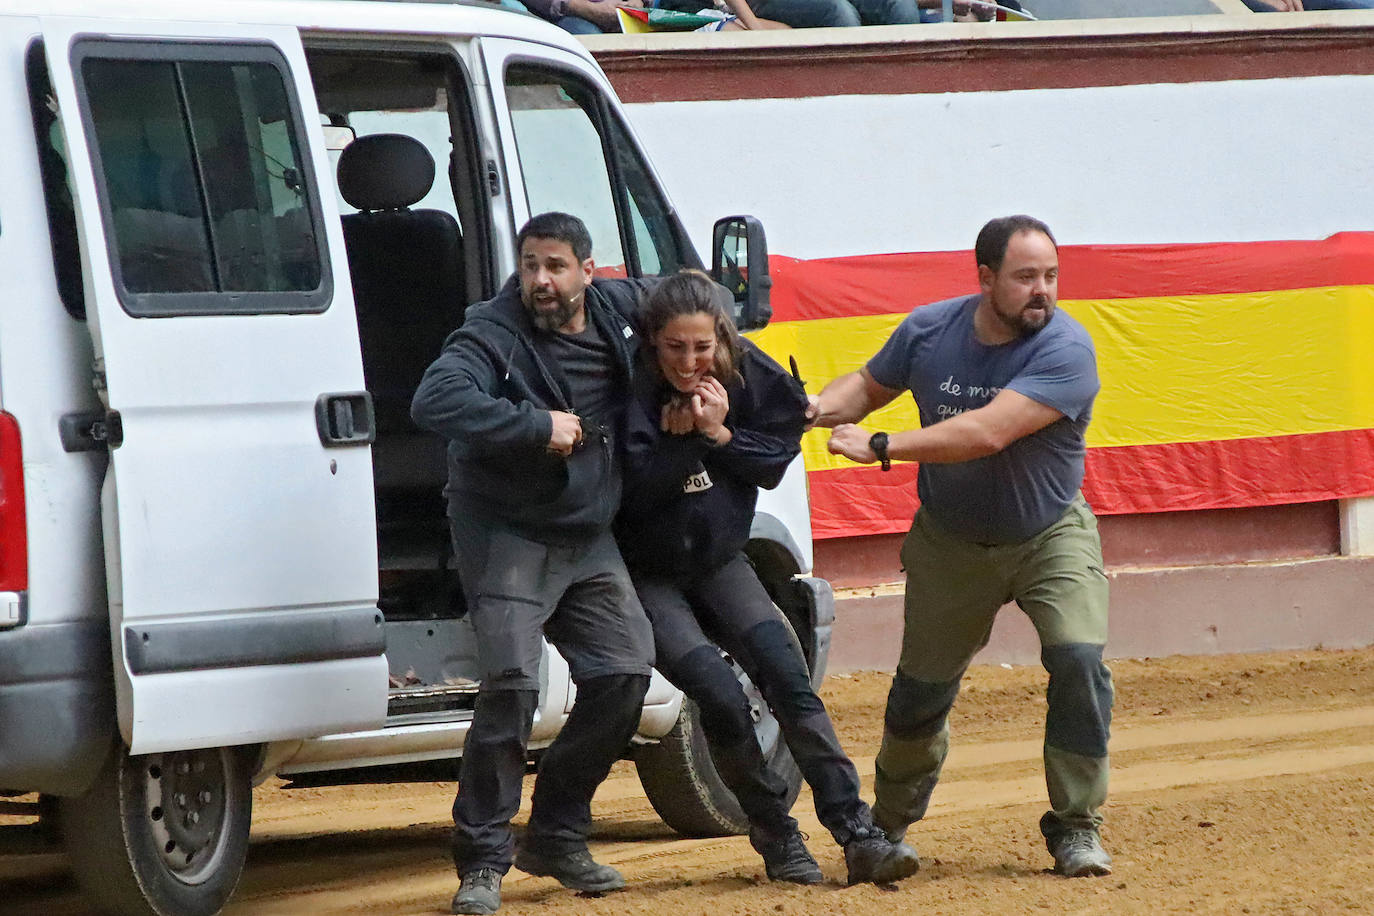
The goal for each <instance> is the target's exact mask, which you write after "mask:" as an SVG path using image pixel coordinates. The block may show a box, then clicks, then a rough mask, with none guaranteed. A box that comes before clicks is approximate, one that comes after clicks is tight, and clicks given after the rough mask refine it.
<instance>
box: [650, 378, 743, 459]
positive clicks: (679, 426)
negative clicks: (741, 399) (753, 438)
mask: <svg viewBox="0 0 1374 916" xmlns="http://www.w3.org/2000/svg"><path fill="white" fill-rule="evenodd" d="M729 413H730V396H729V395H728V394H726V393H725V386H724V385H722V384H721V383H720V382H718V381H716V380H715V379H714V378H710V377H709V376H708V377H707V378H704V379H702V380H701V382H700V383H699V384H698V385H697V387H696V389H695V390H694V391H693V392H692V394H691V397H686V398H680V399H674V400H672V401H669V402H668V403H667V404H664V405H663V407H662V409H661V410H660V411H659V419H658V428H659V429H661V430H663V431H664V432H665V433H668V434H669V435H673V436H685V435H688V434H689V433H694V432H696V433H700V434H701V435H703V436H705V437H706V438H707V439H710V440H711V441H712V442H714V443H716V444H717V445H724V444H725V442H728V441H729V437H730V431H729V430H728V429H726V427H725V417H726V415H727V414H729Z"/></svg>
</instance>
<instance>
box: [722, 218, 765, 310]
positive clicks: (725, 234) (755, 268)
mask: <svg viewBox="0 0 1374 916" xmlns="http://www.w3.org/2000/svg"><path fill="white" fill-rule="evenodd" d="M711 277H712V279H714V280H715V281H716V282H717V283H719V284H720V285H721V286H724V287H725V288H726V289H728V290H729V291H730V292H731V293H732V294H733V295H734V297H735V324H736V325H737V326H738V327H739V329H740V330H741V331H753V330H757V329H758V328H761V327H764V326H766V325H767V324H768V321H769V319H771V318H772V317H773V306H772V305H771V304H769V293H770V292H771V291H772V286H773V280H772V278H770V277H769V276H768V240H767V239H766V238H765V237H764V235H763V223H761V222H759V221H758V220H757V219H755V218H754V217H752V216H727V217H724V218H722V219H718V220H716V227H715V231H714V233H713V235H712V246H711Z"/></svg>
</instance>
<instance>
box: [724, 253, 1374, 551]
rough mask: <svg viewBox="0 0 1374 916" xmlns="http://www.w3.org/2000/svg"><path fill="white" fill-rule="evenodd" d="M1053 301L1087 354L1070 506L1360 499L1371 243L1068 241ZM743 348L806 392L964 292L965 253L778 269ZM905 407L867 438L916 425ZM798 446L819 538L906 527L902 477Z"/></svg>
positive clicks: (971, 277)
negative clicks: (760, 351) (1088, 371)
mask: <svg viewBox="0 0 1374 916" xmlns="http://www.w3.org/2000/svg"><path fill="white" fill-rule="evenodd" d="M1059 257H1060V267H1061V270H1060V274H1061V278H1060V283H1059V296H1060V301H1059V305H1060V307H1061V308H1063V309H1064V310H1065V311H1067V312H1069V313H1070V314H1072V315H1073V316H1074V317H1075V318H1077V319H1078V320H1079V321H1080V322H1082V323H1083V325H1084V326H1085V327H1086V328H1087V329H1088V331H1089V332H1090V333H1091V334H1092V336H1093V341H1094V343H1095V344H1096V347H1097V359H1098V372H1099V375H1100V376H1101V380H1102V392H1101V394H1100V395H1099V396H1098V399H1097V403H1096V405H1095V407H1094V411H1093V421H1092V425H1091V427H1090V428H1089V430H1088V447H1089V448H1088V462H1087V480H1086V481H1085V483H1084V488H1083V489H1084V493H1085V494H1086V496H1087V497H1088V500H1089V502H1091V503H1092V505H1093V507H1094V509H1095V510H1096V511H1098V512H1099V513H1102V514H1112V513H1133V512H1160V511H1170V510H1179V509H1213V508H1231V507H1241V506H1261V505H1278V504H1284V503H1300V502H1311V501H1316V500H1327V499H1340V498H1348V497H1357V496H1368V495H1371V494H1374V233H1367V232H1362V233H1353V232H1352V233H1340V234H1338V235H1334V236H1332V237H1330V238H1328V239H1324V240H1321V241H1275V242H1242V243H1214V244H1191V245H1116V246H1078V247H1074V246H1064V247H1062V248H1061V249H1060V252H1059ZM770 271H771V273H772V275H773V281H774V286H773V290H774V292H773V308H774V317H773V323H772V324H771V325H769V326H768V327H767V328H765V329H764V330H762V331H760V332H758V333H757V334H752V335H750V336H751V337H753V338H754V339H755V340H756V341H757V342H758V343H759V344H760V346H762V347H763V348H764V349H765V350H766V351H768V353H770V354H771V355H772V356H773V357H774V358H775V359H777V360H778V361H779V362H781V363H782V364H783V365H786V364H787V357H788V356H789V355H791V356H795V357H796V358H797V361H798V363H799V364H800V366H801V370H802V374H803V375H804V376H805V378H806V380H807V384H808V386H809V388H810V390H811V391H812V392H813V393H814V392H817V391H819V390H820V388H821V386H823V385H824V384H825V383H826V382H828V381H830V380H831V379H832V378H835V377H837V376H839V375H842V374H844V373H846V372H851V371H854V370H855V369H858V368H859V367H861V366H863V365H864V364H865V363H866V362H867V360H868V358H869V357H870V356H872V355H873V354H874V353H876V352H877V350H878V348H879V347H880V346H881V345H882V344H883V342H884V341H885V340H886V339H887V336H888V334H890V333H891V331H892V329H893V328H895V327H896V326H897V324H898V323H899V322H901V320H902V319H903V318H904V317H905V316H906V314H907V313H908V312H909V311H910V310H911V309H912V308H914V307H916V306H918V305H920V304H922V303H929V302H936V301H939V300H941V299H947V298H950V297H952V296H958V295H963V294H967V293H971V292H975V291H976V273H975V268H974V263H973V255H972V253H971V252H968V251H958V252H932V253H921V254H891V255H869V256H861V257H850V258H836V259H826V260H814V261H798V260H793V259H789V258H785V257H778V256H774V257H773V258H771V259H770ZM918 422H919V421H918V419H917V414H916V406H915V404H914V403H913V402H912V400H911V398H910V397H909V396H903V397H900V398H898V399H897V400H895V401H893V403H892V404H890V405H888V406H887V407H885V408H884V409H883V410H881V411H879V412H878V413H876V414H874V415H873V416H872V417H870V418H869V420H868V421H866V423H865V425H866V426H869V427H871V428H873V429H875V430H877V429H884V430H889V431H891V430H900V429H910V428H913V427H915V426H917V425H918ZM827 435H828V433H827V431H825V430H815V431H813V432H811V433H809V434H808V435H807V437H806V439H805V440H804V441H803V443H802V447H803V453H804V455H805V460H806V467H807V471H808V476H809V481H810V486H811V503H812V527H813V530H814V534H815V536H816V537H818V538H827V537H844V536H850V535H860V534H879V533H888V532H895V531H903V530H905V529H906V528H907V526H908V525H909V523H910V521H911V515H912V512H913V511H914V510H915V507H916V484H915V477H916V473H915V472H916V466H915V465H912V464H897V465H895V466H894V467H893V470H892V472H891V473H888V474H883V473H881V472H880V471H878V469H877V468H876V467H860V466H858V465H855V464H853V463H851V462H849V461H847V460H845V459H843V458H839V457H836V456H833V455H831V454H829V453H828V452H827V451H826V448H825V439H826V436H827Z"/></svg>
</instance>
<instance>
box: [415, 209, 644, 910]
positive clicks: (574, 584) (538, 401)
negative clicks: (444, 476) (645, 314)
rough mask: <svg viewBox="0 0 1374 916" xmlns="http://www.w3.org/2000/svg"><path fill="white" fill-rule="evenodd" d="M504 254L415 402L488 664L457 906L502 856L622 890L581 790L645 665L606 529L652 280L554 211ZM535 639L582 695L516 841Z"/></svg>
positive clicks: (492, 887)
mask: <svg viewBox="0 0 1374 916" xmlns="http://www.w3.org/2000/svg"><path fill="white" fill-rule="evenodd" d="M516 247H517V251H518V255H519V267H518V270H517V273H516V275H515V276H512V277H511V278H510V279H509V280H508V281H507V282H506V284H505V285H504V286H503V287H502V288H501V291H500V292H499V293H497V295H496V297H495V298H493V299H490V300H488V301H486V302H482V303H478V304H477V305H474V306H472V307H471V308H469V309H468V310H467V313H466V317H465V318H464V322H463V326H462V327H461V328H460V329H459V330H457V331H455V332H454V333H453V334H451V335H450V336H449V338H448V340H447V341H445V343H444V348H443V351H442V352H441V354H440V356H439V358H438V359H437V360H435V362H434V363H433V364H432V365H431V366H430V367H429V369H428V370H427V371H426V372H425V376H424V379H423V380H422V381H421V382H420V386H419V389H418V390H417V391H416V393H415V398H414V401H413V403H412V404H411V415H412V417H413V418H414V419H415V421H416V423H418V424H419V425H420V426H422V427H424V428H426V429H429V430H432V431H434V432H437V433H440V434H441V435H443V436H444V437H445V438H447V439H448V441H449V446H448V462H449V482H448V487H447V490H446V493H447V496H448V502H449V510H448V511H449V525H450V530H451V532H452V536H453V543H454V552H455V554H456V557H457V561H458V571H459V575H460V577H461V579H462V582H463V589H464V592H465V595H466V597H467V602H468V608H469V611H468V613H469V615H470V619H471V621H472V624H473V627H474V629H475V631H476V634H477V647H478V655H479V659H480V662H481V665H482V668H483V671H484V675H483V678H482V684H481V688H480V690H479V692H478V695H477V706H476V711H475V714H474V717H473V721H472V726H471V728H470V729H469V731H468V737H467V742H466V744H465V745H464V750H463V762H462V770H461V775H460V781H459V786H458V796H457V798H456V799H455V801H454V803H453V821H454V831H453V859H454V864H455V865H456V866H457V869H458V874H459V877H460V878H461V886H460V888H459V890H458V893H457V895H456V896H455V897H454V899H453V905H452V911H453V912H454V913H493V912H495V911H496V909H497V907H499V906H500V903H501V879H502V877H503V876H504V875H505V873H506V872H507V871H508V870H509V869H510V867H511V864H512V861H513V864H514V865H515V867H516V868H519V869H520V870H521V871H524V872H528V873H530V874H534V875H547V876H551V877H554V878H557V879H558V880H559V881H560V882H562V883H563V884H564V885H566V886H567V887H570V888H574V889H576V890H580V891H591V892H601V891H608V890H614V889H616V888H619V887H622V886H624V883H625V882H624V879H623V878H622V877H621V876H620V873H619V872H617V871H616V870H615V869H614V868H611V867H610V866H607V865H600V864H598V863H597V862H595V861H594V860H593V859H592V857H591V854H590V852H589V851H588V849H587V832H588V829H589V828H590V825H591V799H592V793H593V792H594V791H595V790H596V787H597V786H598V785H600V784H601V782H602V780H604V779H605V778H606V774H607V772H608V771H609V770H610V767H611V764H612V763H614V762H615V760H616V759H618V758H619V756H620V755H621V753H622V752H623V750H624V749H625V747H626V746H627V745H628V743H629V741H630V738H631V737H632V736H633V735H634V732H635V729H636V727H637V725H638V722H639V716H640V711H641V707H642V704H643V701H644V695H645V692H646V691H647V690H648V686H649V675H650V671H651V668H652V664H653V645H654V642H653V633H652V630H651V628H650V626H649V621H648V618H647V617H645V615H644V610H643V608H642V607H641V606H640V603H639V600H638V598H636V596H635V590H634V586H633V585H632V584H631V582H630V579H629V575H628V574H627V573H626V571H625V564H624V561H623V560H622V559H621V556H620V553H619V551H618V550H617V548H616V544H615V540H614V538H613V537H612V536H611V534H610V525H611V521H612V519H613V518H614V517H615V513H616V509H617V507H618V505H619V502H620V490H621V478H620V462H619V455H618V444H617V441H616V440H617V437H618V434H619V429H620V425H621V412H622V410H623V405H624V404H625V403H626V401H627V399H628V392H629V389H630V383H631V373H632V372H633V367H634V362H635V361H634V355H635V351H636V349H637V344H638V339H639V336H638V330H637V327H636V319H635V309H636V307H637V305H638V300H639V297H640V294H641V292H642V291H643V290H644V289H645V288H646V287H647V286H648V285H650V284H652V283H653V282H655V281H648V280H602V279H596V280H594V279H593V270H594V266H595V265H594V264H593V261H592V257H591V248H592V242H591V237H590V236H589V235H588V233H587V229H586V226H584V225H583V223H582V221H581V220H579V219H578V218H577V217H575V216H570V215H568V214H566V213H544V214H541V215H539V216H536V217H534V218H533V219H531V220H530V221H529V222H528V223H526V224H525V226H524V228H522V229H521V230H520V233H519V235H518V237H517V239H516ZM541 632H542V633H543V634H545V635H547V636H548V638H549V641H550V642H552V643H553V644H554V645H555V646H556V647H557V648H558V650H559V652H560V654H562V656H563V657H564V658H565V659H566V660H567V662H568V666H569V669H570V670H571V674H572V679H573V682H574V683H575V684H576V685H577V702H576V703H575V704H574V706H573V710H572V712H571V714H570V715H569V716H568V720H567V723H566V724H565V725H564V727H563V730H562V731H561V732H560V733H559V735H558V737H557V738H556V739H555V740H554V741H553V743H552V744H551V745H550V746H549V748H548V749H547V750H546V751H545V752H544V755H543V758H542V760H541V762H540V766H539V773H538V776H537V777H536V779H535V785H534V801H533V810H532V811H531V814H530V820H529V825H528V828H527V830H526V834H525V839H524V841H523V842H522V843H521V845H520V849H519V851H518V853H517V852H515V843H514V838H513V836H512V833H511V829H510V819H511V817H513V816H514V815H515V813H516V812H517V810H518V809H519V806H520V785H521V782H522V780H523V776H524V771H525V761H526V751H527V745H528V742H529V736H530V729H531V724H532V722H533V719H534V713H535V710H536V708H537V707H538V700H539V663H540V656H541V652H542V644H541V640H540V634H541Z"/></svg>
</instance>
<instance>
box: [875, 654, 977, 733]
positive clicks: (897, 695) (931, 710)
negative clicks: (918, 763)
mask: <svg viewBox="0 0 1374 916" xmlns="http://www.w3.org/2000/svg"><path fill="white" fill-rule="evenodd" d="M958 695H959V678H955V679H954V680H952V681H946V682H945V683H943V684H937V683H932V682H930V681H918V680H916V679H915V678H913V677H908V676H907V675H905V674H903V673H902V672H901V670H900V669H899V670H898V671H897V673H896V674H895V675H893V677H892V689H891V690H889V691H888V693H887V712H886V714H885V715H884V717H883V727H884V728H885V729H887V731H888V733H889V734H891V735H892V736H893V737H896V738H903V739H907V740H911V739H915V738H926V737H929V736H931V735H933V734H935V733H936V732H938V731H939V730H940V729H941V728H942V727H943V726H944V724H945V718H946V717H947V716H948V715H949V710H950V707H951V706H953V705H954V698H955V697H957V696H958Z"/></svg>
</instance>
